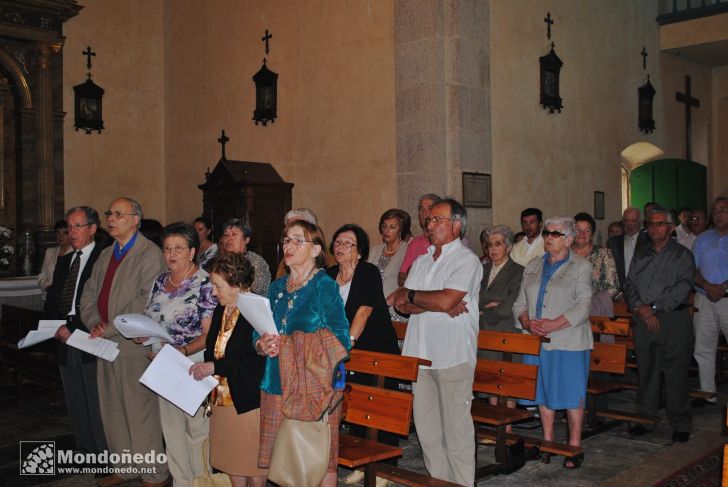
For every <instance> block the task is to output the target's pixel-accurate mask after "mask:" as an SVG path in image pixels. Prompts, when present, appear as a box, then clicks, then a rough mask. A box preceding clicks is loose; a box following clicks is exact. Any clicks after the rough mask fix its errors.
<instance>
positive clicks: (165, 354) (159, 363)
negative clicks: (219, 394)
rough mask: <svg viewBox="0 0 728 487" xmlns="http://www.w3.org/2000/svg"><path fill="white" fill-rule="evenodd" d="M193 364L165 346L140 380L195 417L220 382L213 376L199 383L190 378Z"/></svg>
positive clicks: (168, 346) (172, 348)
mask: <svg viewBox="0 0 728 487" xmlns="http://www.w3.org/2000/svg"><path fill="white" fill-rule="evenodd" d="M193 364H194V362H193V361H192V360H190V359H189V358H187V357H185V356H184V355H183V354H181V353H180V352H179V351H177V349H176V348H174V347H173V346H171V345H165V346H164V347H163V348H162V350H160V351H159V353H158V354H157V356H156V357H154V360H152V363H151V364H149V367H147V370H145V371H144V374H142V376H141V377H140V378H139V382H141V383H142V384H144V385H145V386H147V387H148V388H150V389H151V390H152V391H154V392H155V393H156V394H158V395H160V396H162V397H163V398H165V399H166V400H168V401H169V402H171V403H172V404H174V405H175V406H177V407H178V408H180V409H181V410H182V411H184V412H186V413H187V414H189V415H190V416H194V415H195V413H196V412H197V409H198V408H199V407H200V405H201V404H202V401H204V400H205V397H206V396H207V395H208V394H209V393H210V391H211V390H212V389H213V388H214V387H215V386H217V384H218V380H217V379H215V378H214V377H212V376H209V377H205V378H204V379H202V380H199V381H198V380H195V378H194V377H192V376H191V375H190V367H191V366H192V365H193Z"/></svg>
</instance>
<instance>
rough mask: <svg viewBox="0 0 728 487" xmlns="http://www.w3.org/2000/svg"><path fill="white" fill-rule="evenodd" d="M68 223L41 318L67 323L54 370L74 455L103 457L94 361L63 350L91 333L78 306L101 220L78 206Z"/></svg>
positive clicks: (97, 250)
mask: <svg viewBox="0 0 728 487" xmlns="http://www.w3.org/2000/svg"><path fill="white" fill-rule="evenodd" d="M66 222H67V227H66V228H67V232H68V240H69V243H70V244H71V248H72V251H71V252H70V253H68V254H66V255H64V256H63V257H61V258H60V260H59V261H58V263H57V265H56V266H55V272H54V273H53V284H52V285H51V287H50V288H49V289H48V297H47V299H46V306H45V312H46V314H47V316H48V318H50V319H60V320H66V324H65V325H63V326H61V327H60V328H59V329H58V331H57V332H56V338H57V339H58V340H59V341H60V342H61V345H59V347H58V365H59V367H60V370H61V380H62V381H63V394H64V396H65V399H66V408H67V409H68V417H69V418H71V424H72V425H73V434H74V436H75V438H76V449H77V450H80V451H84V452H88V453H101V452H102V451H104V450H106V448H107V447H106V437H105V436H104V427H103V425H102V424H101V412H100V410H99V392H98V387H97V384H96V357H94V356H93V355H90V354H88V353H85V352H82V351H80V350H78V349H77V348H73V347H68V346H66V345H63V344H64V343H65V342H66V340H68V338H69V337H70V336H71V333H73V331H74V330H83V331H85V332H88V331H89V330H88V328H87V327H86V325H85V324H84V323H83V321H82V320H81V316H80V315H81V313H80V304H81V295H82V294H83V289H84V287H85V285H86V281H87V280H88V278H89V276H91V270H92V269H93V267H94V263H95V262H96V259H98V257H99V254H100V253H101V250H102V247H101V246H100V245H96V243H95V242H94V235H95V234H96V229H97V228H98V226H99V214H98V212H97V211H96V210H94V209H93V208H90V207H88V206H77V207H75V208H71V209H70V210H68V212H67V213H66Z"/></svg>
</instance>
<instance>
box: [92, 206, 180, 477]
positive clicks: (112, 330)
mask: <svg viewBox="0 0 728 487" xmlns="http://www.w3.org/2000/svg"><path fill="white" fill-rule="evenodd" d="M105 214H106V218H107V224H108V228H109V234H110V235H111V236H112V237H113V238H114V244H113V245H112V246H111V247H108V248H107V249H105V250H104V251H103V252H102V253H101V255H100V256H99V258H98V260H97V261H96V265H95V266H94V268H93V272H92V273H91V277H90V278H89V279H88V282H87V283H86V287H85V289H84V291H83V296H82V298H81V317H82V319H83V322H84V323H86V324H87V325H89V326H93V327H94V328H93V330H92V332H91V336H92V337H97V336H103V337H104V338H106V339H109V340H112V341H114V342H116V343H117V344H118V345H119V355H118V356H117V357H116V360H114V361H113V362H107V361H105V360H99V362H98V387H99V403H100V406H101V419H102V420H103V423H104V430H105V431H106V439H107V442H108V444H109V451H110V453H116V454H121V453H122V452H124V451H125V450H126V451H127V452H130V453H131V454H132V455H135V454H141V455H147V454H149V453H150V452H154V454H155V461H153V462H152V463H142V464H132V465H127V464H123V463H119V464H115V465H113V466H114V467H117V468H118V467H122V468H123V467H132V468H134V467H137V468H138V467H144V468H145V472H144V473H142V474H141V477H142V480H143V483H142V486H143V487H151V486H164V485H167V484H168V483H169V478H168V477H169V473H168V469H167V464H166V462H164V463H160V462H158V461H156V458H158V457H157V455H158V454H160V453H164V446H163V444H162V427H161V424H160V420H159V404H158V402H157V396H156V395H155V394H154V393H153V392H152V391H150V390H149V389H147V388H146V387H144V386H143V385H141V384H140V383H139V377H141V375H142V374H143V373H144V370H145V369H146V367H147V366H148V365H149V360H148V358H147V353H148V351H149V350H148V348H149V347H144V346H142V345H137V344H136V343H134V342H132V341H131V340H128V339H126V338H124V337H123V336H122V335H121V334H119V332H118V330H117V329H116V327H115V326H114V318H116V317H117V316H118V315H120V314H127V313H143V312H144V307H145V306H146V303H147V299H148V297H149V293H150V290H151V288H152V285H153V283H154V279H155V278H156V277H157V276H158V275H159V274H160V273H161V272H162V271H164V270H165V268H166V265H165V263H164V257H163V256H162V251H161V250H160V249H159V247H157V246H156V245H155V244H154V243H152V242H151V241H150V240H148V239H146V238H145V237H144V235H142V234H141V232H139V226H140V224H141V220H142V218H143V216H142V207H141V205H140V204H139V203H138V202H136V201H135V200H133V199H131V198H119V199H116V200H114V201H112V202H111V205H109V209H108V210H107V211H106V213H105ZM151 470H153V473H150V471H151ZM139 476H140V475H139V474H138V473H121V472H118V473H115V474H111V475H109V476H107V477H104V478H103V479H101V480H99V482H98V485H99V487H110V486H113V485H119V484H122V483H125V482H127V481H129V480H131V479H133V478H137V477H139Z"/></svg>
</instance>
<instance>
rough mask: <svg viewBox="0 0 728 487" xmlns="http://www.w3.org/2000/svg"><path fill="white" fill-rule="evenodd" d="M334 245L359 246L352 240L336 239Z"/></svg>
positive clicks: (348, 247)
mask: <svg viewBox="0 0 728 487" xmlns="http://www.w3.org/2000/svg"><path fill="white" fill-rule="evenodd" d="M334 247H341V248H343V249H350V248H352V247H357V245H356V244H355V243H354V242H352V241H351V240H335V241H334Z"/></svg>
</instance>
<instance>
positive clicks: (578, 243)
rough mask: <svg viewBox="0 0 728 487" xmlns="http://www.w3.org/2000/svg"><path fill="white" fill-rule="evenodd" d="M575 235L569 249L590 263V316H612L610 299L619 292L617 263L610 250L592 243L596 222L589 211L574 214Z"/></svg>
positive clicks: (612, 310)
mask: <svg viewBox="0 0 728 487" xmlns="http://www.w3.org/2000/svg"><path fill="white" fill-rule="evenodd" d="M574 222H575V223H574V227H575V229H576V235H575V237H574V243H573V244H572V246H571V250H573V251H574V252H576V253H577V254H578V255H580V256H582V257H584V258H585V259H587V260H588V261H589V262H590V263H591V265H592V307H591V311H590V315H592V316H614V306H613V305H612V300H613V299H614V297H615V296H616V295H617V294H619V277H618V275H617V263H616V262H615V261H614V257H613V256H612V251H611V250H609V249H608V248H606V247H600V246H599V245H594V244H593V243H592V238H593V236H594V232H595V231H596V226H597V223H596V222H595V221H594V218H592V216H591V215H590V214H589V213H577V214H576V216H574Z"/></svg>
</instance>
